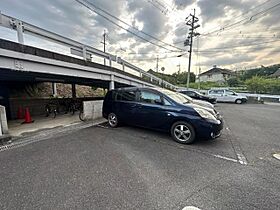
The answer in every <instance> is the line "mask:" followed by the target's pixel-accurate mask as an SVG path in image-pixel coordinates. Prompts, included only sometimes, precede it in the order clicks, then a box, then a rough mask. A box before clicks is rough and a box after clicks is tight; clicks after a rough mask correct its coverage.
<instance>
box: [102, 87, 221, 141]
mask: <svg viewBox="0 0 280 210" xmlns="http://www.w3.org/2000/svg"><path fill="white" fill-rule="evenodd" d="M103 117H104V118H106V119H108V122H109V125H110V126H111V127H117V126H118V125H119V124H120V123H125V124H128V125H134V126H140V127H145V128H150V129H155V130H160V131H165V132H170V133H171V136H172V137H173V139H174V140H175V141H177V142H179V143H183V144H190V143H192V142H194V140H195V139H197V138H208V139H209V138H216V137H218V136H219V135H220V131H221V130H222V128H223V122H222V119H221V118H220V115H216V114H215V113H214V112H211V111H209V109H208V110H207V109H205V108H203V107H201V106H198V105H194V104H190V103H189V101H188V100H186V99H185V98H184V97H183V96H181V95H180V94H178V93H176V92H172V91H169V90H165V89H157V88H136V87H135V88H121V89H116V90H111V91H109V92H108V93H107V94H106V96H105V98H104V102H103Z"/></svg>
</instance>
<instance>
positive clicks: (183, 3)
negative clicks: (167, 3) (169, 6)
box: [174, 0, 195, 10]
mask: <svg viewBox="0 0 280 210" xmlns="http://www.w3.org/2000/svg"><path fill="white" fill-rule="evenodd" d="M194 2H195V0H175V1H174V4H175V5H176V8H177V9H180V10H182V9H185V8H186V7H187V6H189V5H191V4H192V3H194Z"/></svg>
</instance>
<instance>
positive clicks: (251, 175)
mask: <svg viewBox="0 0 280 210" xmlns="http://www.w3.org/2000/svg"><path fill="white" fill-rule="evenodd" d="M217 109H218V110H219V111H220V112H221V113H222V114H223V116H224V118H225V129H224V131H223V133H222V135H221V137H220V138H218V139H216V140H211V141H205V140H200V141H198V142H196V143H195V144H193V145H181V144H178V143H176V142H174V141H172V140H171V138H170V137H169V135H167V134H163V133H158V132H154V131H150V130H145V129H141V128H135V127H128V126H123V127H119V128H116V129H111V128H108V126H107V125H106V124H102V125H98V126H93V127H88V128H84V129H68V130H66V131H65V132H64V133H63V134H62V133H61V132H60V133H59V134H58V135H56V134H52V135H49V136H48V135H46V136H45V137H44V138H42V139H44V141H43V140H39V139H37V140H36V136H35V137H34V136H33V137H32V139H34V142H33V143H32V141H30V142H29V143H28V144H23V145H22V146H18V147H14V148H13V147H11V148H10V149H6V150H2V151H0V160H1V165H0V177H1V179H0V186H1V187H0V209H183V208H184V207H186V206H195V207H197V208H199V209H280V190H279V189H280V181H279V175H280V160H277V159H275V158H273V157H272V155H273V154H274V153H277V152H280V141H279V140H280V139H279V134H280V131H279V129H280V128H279V124H280V118H279V116H280V112H279V107H277V106H270V105H257V104H256V105H254V104H244V105H235V104H218V105H217ZM26 138H28V137H26Z"/></svg>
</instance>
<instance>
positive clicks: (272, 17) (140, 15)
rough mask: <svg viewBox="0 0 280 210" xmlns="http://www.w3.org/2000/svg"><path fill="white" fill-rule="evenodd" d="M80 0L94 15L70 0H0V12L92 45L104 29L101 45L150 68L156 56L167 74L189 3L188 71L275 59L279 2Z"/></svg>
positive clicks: (12, 36) (174, 67)
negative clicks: (193, 23) (193, 24)
mask: <svg viewBox="0 0 280 210" xmlns="http://www.w3.org/2000/svg"><path fill="white" fill-rule="evenodd" d="M87 1H88V2H90V3H91V4H92V5H94V6H95V7H97V8H99V9H97V11H98V13H99V14H97V13H95V12H93V11H91V10H89V9H88V8H86V7H84V6H83V5H82V4H80V3H78V2H77V1H76V0H44V1H39V0H1V1H0V11H1V13H3V14H6V15H9V16H13V17H16V18H18V19H21V20H23V21H26V22H28V23H31V24H33V25H36V26H39V27H41V28H44V29H46V30H49V31H52V32H55V33H57V34H60V35H63V36H65V37H68V38H71V39H74V40H77V41H79V42H82V43H84V44H87V45H90V46H92V47H95V48H97V49H100V50H103V44H102V43H101V42H102V39H103V37H102V35H103V33H104V30H105V31H106V43H107V45H106V51H108V52H110V53H111V54H115V55H118V56H119V57H121V58H123V59H124V60H127V61H129V62H130V63H133V64H134V65H136V66H139V67H141V68H142V69H144V70H146V71H147V70H149V69H153V70H156V63H157V59H156V58H157V57H158V58H159V63H158V66H159V70H160V69H162V67H164V73H168V74H172V73H174V72H177V71H178V70H179V68H180V70H181V72H182V71H186V70H187V68H188V53H187V51H188V50H189V49H188V46H184V40H186V38H187V35H188V33H189V28H188V26H187V25H186V18H187V17H188V16H189V14H190V13H192V14H193V12H194V9H195V11H196V16H197V17H198V19H199V21H198V22H197V24H199V25H200V27H198V28H197V29H196V32H198V33H200V34H201V35H200V36H198V37H195V38H194V43H193V55H192V66H191V71H192V72H194V73H196V74H197V73H199V68H201V72H204V71H207V70H209V69H210V68H212V67H213V65H217V66H218V67H221V68H227V69H231V70H244V69H249V68H252V67H260V66H261V65H264V66H266V65H271V64H277V63H280V59H279V58H280V32H279V31H280V21H279V20H280V1H279V0H198V1H195V0H87ZM100 14H101V15H100ZM104 16H105V17H106V18H104ZM108 19H109V20H111V21H108ZM112 22H114V23H116V24H118V25H119V26H121V27H119V26H117V25H115V24H113V23H112ZM127 31H130V32H132V33H133V34H132V33H129V32H127ZM135 34H136V35H137V36H138V37H137V36H136V35H135ZM139 37H142V39H141V38H139ZM0 38H4V39H9V40H13V41H16V40H17V39H16V33H15V31H12V30H9V29H5V28H3V27H1V28H0ZM24 39H25V43H26V44H28V45H34V46H37V47H41V48H46V49H51V50H54V51H58V52H60V53H65V54H69V49H68V48H67V47H65V46H64V47H62V46H58V45H56V44H53V43H48V42H46V41H44V40H41V39H38V38H34V37H30V36H28V35H25V37H24ZM179 55H181V57H177V56H179ZM94 61H96V62H102V59H101V60H100V59H99V60H98V59H97V60H94ZM179 66H180V67H179Z"/></svg>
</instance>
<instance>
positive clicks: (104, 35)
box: [101, 30, 106, 66]
mask: <svg viewBox="0 0 280 210" xmlns="http://www.w3.org/2000/svg"><path fill="white" fill-rule="evenodd" d="M101 43H102V44H103V52H106V47H105V46H106V31H105V30H104V33H103V42H101ZM104 66H106V58H104Z"/></svg>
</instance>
